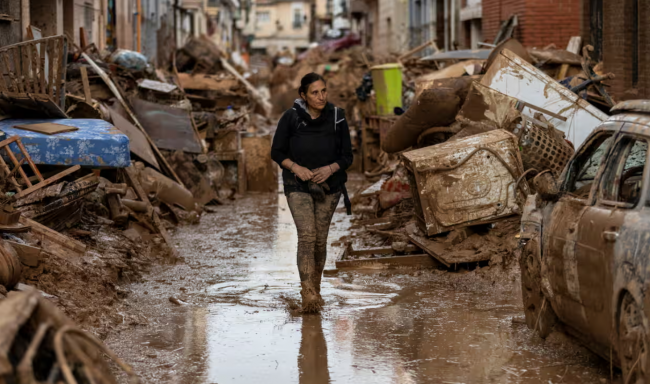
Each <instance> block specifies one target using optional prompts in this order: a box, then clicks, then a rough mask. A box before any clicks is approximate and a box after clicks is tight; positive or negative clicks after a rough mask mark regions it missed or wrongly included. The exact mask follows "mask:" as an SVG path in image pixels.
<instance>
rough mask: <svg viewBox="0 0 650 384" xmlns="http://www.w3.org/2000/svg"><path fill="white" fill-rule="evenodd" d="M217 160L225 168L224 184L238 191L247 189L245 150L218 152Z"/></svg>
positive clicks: (241, 191) (242, 191) (243, 191)
mask: <svg viewBox="0 0 650 384" xmlns="http://www.w3.org/2000/svg"><path fill="white" fill-rule="evenodd" d="M215 155H216V156H215V157H216V158H217V160H218V161H219V162H220V163H221V164H222V165H223V167H224V168H225V174H224V178H223V183H222V184H223V186H224V187H230V188H234V189H236V190H237V192H238V193H245V192H246V191H247V185H246V156H245V155H244V150H241V151H236V152H220V153H219V152H217V153H216V154H215Z"/></svg>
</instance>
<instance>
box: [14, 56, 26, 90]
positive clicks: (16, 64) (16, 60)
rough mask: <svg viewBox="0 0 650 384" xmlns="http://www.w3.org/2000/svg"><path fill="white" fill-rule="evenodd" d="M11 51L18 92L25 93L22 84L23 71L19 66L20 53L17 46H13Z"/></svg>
mask: <svg viewBox="0 0 650 384" xmlns="http://www.w3.org/2000/svg"><path fill="white" fill-rule="evenodd" d="M11 53H12V55H13V57H14V70H15V71H16V83H18V92H20V93H25V87H24V86H23V73H22V69H21V68H20V53H19V52H18V48H13V49H12V50H11Z"/></svg>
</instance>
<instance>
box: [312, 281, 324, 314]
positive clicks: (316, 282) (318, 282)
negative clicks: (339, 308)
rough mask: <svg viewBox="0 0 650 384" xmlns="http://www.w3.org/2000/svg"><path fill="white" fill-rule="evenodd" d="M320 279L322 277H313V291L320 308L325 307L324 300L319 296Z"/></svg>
mask: <svg viewBox="0 0 650 384" xmlns="http://www.w3.org/2000/svg"><path fill="white" fill-rule="evenodd" d="M321 278H322V275H319V276H316V277H314V289H315V290H316V294H317V295H318V302H319V303H320V306H321V307H324V306H325V300H323V297H322V296H321V295H320V283H321Z"/></svg>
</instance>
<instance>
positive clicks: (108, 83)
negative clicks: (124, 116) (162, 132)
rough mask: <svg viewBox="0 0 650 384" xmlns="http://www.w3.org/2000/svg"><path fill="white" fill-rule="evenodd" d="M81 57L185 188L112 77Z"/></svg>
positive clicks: (89, 60) (175, 178)
mask: <svg viewBox="0 0 650 384" xmlns="http://www.w3.org/2000/svg"><path fill="white" fill-rule="evenodd" d="M81 56H82V57H83V58H84V59H86V61H87V62H88V64H90V66H91V67H93V70H94V71H95V73H97V74H98V75H99V77H101V78H102V80H103V81H104V83H106V86H108V88H110V90H111V92H113V95H115V97H116V98H117V100H118V101H119V102H120V104H121V105H122V107H124V110H125V111H126V112H127V113H128V114H129V116H131V120H132V121H133V123H134V124H135V126H136V127H137V128H138V129H139V130H140V131H142V134H143V135H144V137H146V138H147V141H148V142H149V145H151V148H152V149H153V150H154V153H155V154H156V155H157V156H158V159H157V160H158V161H159V162H160V163H162V165H163V166H164V167H165V168H166V169H165V171H167V172H168V173H169V174H170V175H171V176H172V177H173V179H174V180H175V181H176V182H177V183H178V184H180V185H182V186H183V187H184V186H185V185H184V184H183V182H182V181H181V179H180V178H179V177H178V175H177V174H176V172H174V169H173V168H172V167H171V166H170V165H169V163H168V162H167V159H165V156H163V154H162V153H160V150H159V149H158V147H156V144H155V143H154V142H153V140H152V139H151V137H150V136H149V135H148V134H147V131H145V129H144V127H142V125H140V122H139V121H138V119H137V118H136V117H135V115H134V114H133V111H131V108H129V106H128V105H127V104H126V101H125V100H124V98H123V97H122V94H121V93H120V91H119V90H118V89H117V87H116V86H115V84H114V83H113V81H112V80H111V79H110V77H108V75H107V74H106V73H105V72H104V71H103V70H102V69H101V68H100V67H99V66H98V65H97V64H96V63H95V62H94V61H93V59H91V58H90V56H88V55H86V54H85V53H82V54H81Z"/></svg>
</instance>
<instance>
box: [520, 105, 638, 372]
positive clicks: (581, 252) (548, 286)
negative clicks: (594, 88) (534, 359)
mask: <svg viewBox="0 0 650 384" xmlns="http://www.w3.org/2000/svg"><path fill="white" fill-rule="evenodd" d="M612 112H613V113H614V115H613V116H612V117H610V118H609V119H608V120H607V121H606V122H604V123H603V124H601V125H600V126H599V127H598V128H597V129H596V130H594V131H593V132H592V134H591V135H590V136H589V138H588V139H587V140H586V141H585V142H584V144H583V145H582V146H581V147H580V148H579V149H578V150H577V151H576V153H575V154H574V155H573V157H572V159H571V160H570V162H569V163H568V164H567V166H566V167H565V168H564V171H563V172H562V174H561V175H560V176H559V177H554V175H552V174H551V173H549V172H545V173H541V174H539V175H537V176H536V177H535V179H534V180H533V186H534V187H535V188H536V190H537V194H536V195H531V196H528V199H527V201H526V205H525V207H524V210H523V215H522V232H521V242H522V245H523V248H522V253H521V259H520V266H521V272H522V293H523V302H524V309H525V314H526V322H527V324H528V326H529V327H530V328H531V329H535V330H537V331H538V332H539V334H540V335H541V336H542V337H546V336H547V335H548V334H549V333H550V332H551V330H552V328H553V327H554V326H555V324H556V323H557V322H558V321H559V322H561V323H562V324H563V327H564V328H565V329H566V330H567V332H569V333H571V334H573V335H574V336H577V337H578V338H579V339H581V340H583V341H584V342H585V344H586V345H587V346H588V347H589V348H590V349H592V350H594V351H595V352H596V353H598V354H600V355H601V356H603V357H604V358H606V359H607V360H610V358H611V359H613V360H614V362H615V363H618V364H619V366H620V367H621V369H622V371H623V375H624V379H625V382H626V383H639V382H644V383H645V382H650V381H649V378H650V371H649V369H650V350H649V349H648V348H649V347H650V343H649V341H650V340H649V336H650V328H649V327H650V324H649V323H648V319H650V292H648V287H649V286H650V170H649V169H648V167H647V166H646V164H647V162H648V143H649V142H650V101H628V102H624V103H620V104H618V105H617V106H616V107H614V108H613V109H612Z"/></svg>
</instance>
